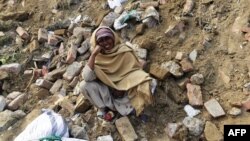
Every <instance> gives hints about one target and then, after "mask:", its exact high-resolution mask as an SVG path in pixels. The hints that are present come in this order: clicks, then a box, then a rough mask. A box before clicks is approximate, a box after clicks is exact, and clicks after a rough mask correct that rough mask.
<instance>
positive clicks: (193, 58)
mask: <svg viewBox="0 0 250 141" xmlns="http://www.w3.org/2000/svg"><path fill="white" fill-rule="evenodd" d="M197 55H198V52H197V50H193V51H192V52H191V53H190V54H189V59H190V60H191V61H193V62H195V60H196V58H197Z"/></svg>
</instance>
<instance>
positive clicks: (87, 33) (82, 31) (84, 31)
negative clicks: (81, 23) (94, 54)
mask: <svg viewBox="0 0 250 141" xmlns="http://www.w3.org/2000/svg"><path fill="white" fill-rule="evenodd" d="M79 35H82V36H83V37H84V39H87V38H90V37H91V35H92V29H91V28H88V27H84V28H83V27H75V28H74V30H73V36H76V37H77V36H79Z"/></svg>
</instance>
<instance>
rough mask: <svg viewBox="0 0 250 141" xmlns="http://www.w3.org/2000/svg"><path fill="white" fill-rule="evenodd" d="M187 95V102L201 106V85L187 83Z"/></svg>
mask: <svg viewBox="0 0 250 141" xmlns="http://www.w3.org/2000/svg"><path fill="white" fill-rule="evenodd" d="M187 95H188V100H189V104H190V105H192V106H202V105H203V100H202V94H201V87H200V86H198V85H192V84H190V83H188V84H187Z"/></svg>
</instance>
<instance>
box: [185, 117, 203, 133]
mask: <svg viewBox="0 0 250 141" xmlns="http://www.w3.org/2000/svg"><path fill="white" fill-rule="evenodd" d="M183 124H184V125H185V126H186V127H187V128H188V131H189V133H190V134H191V135H194V136H199V135H200V134H201V133H202V132H203V130H204V125H205V123H204V122H203V121H201V120H200V119H198V118H192V117H185V118H184V120H183Z"/></svg>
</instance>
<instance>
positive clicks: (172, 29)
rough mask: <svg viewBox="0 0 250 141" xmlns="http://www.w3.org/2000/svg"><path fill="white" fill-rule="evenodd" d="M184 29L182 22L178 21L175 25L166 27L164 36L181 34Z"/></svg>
mask: <svg viewBox="0 0 250 141" xmlns="http://www.w3.org/2000/svg"><path fill="white" fill-rule="evenodd" d="M184 27H185V23H184V21H178V22H177V23H175V24H172V25H170V26H169V27H168V29H167V30H166V31H165V35H166V36H169V37H173V36H175V35H177V34H179V33H181V32H182V31H183V30H184Z"/></svg>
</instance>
